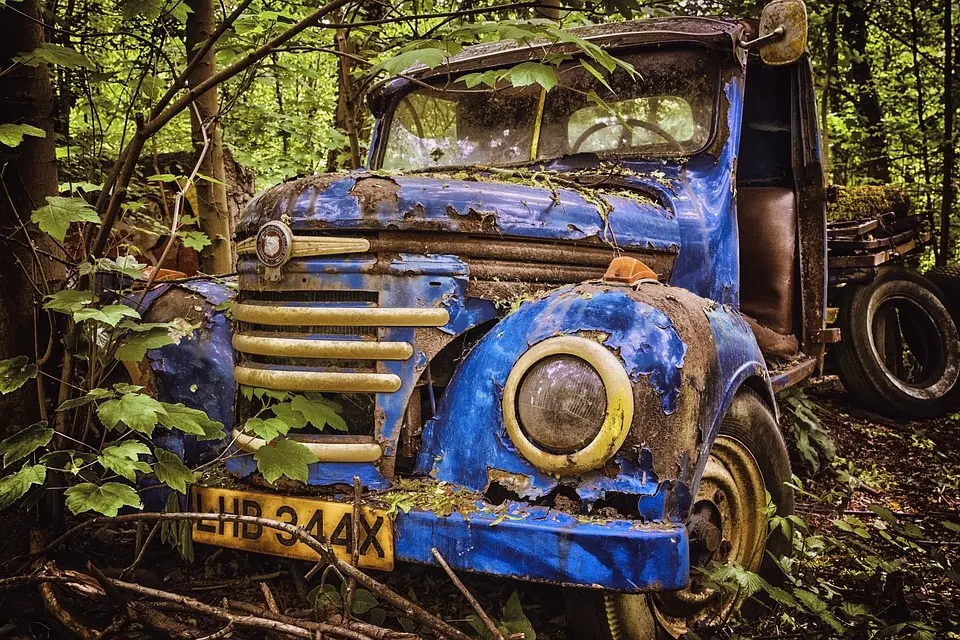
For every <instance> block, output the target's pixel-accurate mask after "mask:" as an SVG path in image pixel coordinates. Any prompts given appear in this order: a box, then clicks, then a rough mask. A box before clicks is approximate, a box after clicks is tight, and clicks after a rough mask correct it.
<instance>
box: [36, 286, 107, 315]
mask: <svg viewBox="0 0 960 640" xmlns="http://www.w3.org/2000/svg"><path fill="white" fill-rule="evenodd" d="M96 301H97V297H96V296H95V295H93V294H92V293H90V292H89V291H78V290H77V289H64V290H63V291H57V292H56V293H54V294H53V295H50V296H47V301H46V302H45V303H44V304H43V308H44V309H47V310H49V311H56V312H58V313H66V314H67V315H71V316H72V315H73V314H75V313H76V312H77V311H80V310H81V309H83V308H84V307H86V306H87V305H88V304H93V303H94V302H96Z"/></svg>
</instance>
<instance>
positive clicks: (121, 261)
mask: <svg viewBox="0 0 960 640" xmlns="http://www.w3.org/2000/svg"><path fill="white" fill-rule="evenodd" d="M97 267H98V268H100V269H106V270H107V271H114V272H116V273H122V274H123V275H125V276H127V277H128V278H133V279H134V280H142V279H143V270H144V269H146V268H147V265H145V264H141V263H140V262H139V261H138V260H137V258H136V256H129V255H128V256H118V257H117V258H116V259H112V258H100V259H99V260H97Z"/></svg>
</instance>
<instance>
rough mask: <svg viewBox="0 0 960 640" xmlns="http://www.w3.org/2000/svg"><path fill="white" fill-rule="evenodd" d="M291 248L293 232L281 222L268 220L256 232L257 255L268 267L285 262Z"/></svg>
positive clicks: (281, 264)
mask: <svg viewBox="0 0 960 640" xmlns="http://www.w3.org/2000/svg"><path fill="white" fill-rule="evenodd" d="M292 248H293V232H291V231H290V227H288V226H287V225H285V224H283V223H282V222H277V221H271V222H268V223H267V224H265V225H263V226H262V227H260V231H258V232H257V257H258V258H260V262H262V263H263V264H265V265H267V266H268V267H281V266H283V265H284V264H286V262H287V260H289V259H290V251H291V249H292Z"/></svg>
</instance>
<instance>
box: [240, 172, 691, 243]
mask: <svg viewBox="0 0 960 640" xmlns="http://www.w3.org/2000/svg"><path fill="white" fill-rule="evenodd" d="M533 175H534V176H535V178H534V179H529V180H527V179H525V180H523V181H522V182H521V181H520V180H517V181H513V180H512V179H509V178H507V179H504V180H499V181H498V180H496V179H494V178H496V176H491V175H490V174H485V175H483V176H479V175H474V176H466V175H465V174H457V175H442V174H423V175H416V176H386V175H383V174H379V173H372V172H367V171H357V172H353V173H349V174H326V175H318V176H311V177H308V178H300V179H297V180H292V181H289V182H286V183H283V184H281V185H277V186H276V187H273V188H271V189H268V190H267V191H264V192H263V193H261V194H260V195H258V196H257V197H256V198H255V199H254V200H253V201H252V202H251V203H250V205H249V207H248V208H247V210H246V212H245V213H244V214H243V216H242V217H241V219H240V220H239V222H238V224H237V236H238V238H244V237H248V236H251V235H253V234H255V233H256V232H257V230H258V229H259V228H260V226H261V225H263V224H264V223H265V222H267V221H270V220H281V219H282V220H284V221H285V222H287V223H288V224H289V225H290V227H291V228H292V229H293V230H294V231H295V232H296V231H301V232H317V231H331V232H335V231H344V232H351V231H377V230H411V231H413V230H416V231H435V232H437V231H449V232H461V233H469V234H491V235H496V236H513V237H521V238H533V239H540V240H557V241H593V242H596V241H597V240H599V241H601V242H604V243H606V244H609V245H614V246H616V247H619V248H621V249H625V250H629V249H644V250H648V251H649V250H653V251H662V252H667V253H677V252H678V251H679V247H680V228H679V224H678V223H677V220H676V216H675V215H674V207H673V206H672V204H673V203H671V202H670V197H669V195H668V191H666V190H664V189H663V186H662V185H658V184H655V181H652V182H651V184H649V185H644V184H642V183H638V182H637V181H636V180H631V182H632V183H634V184H636V186H637V187H639V188H641V189H643V190H644V191H635V190H628V189H626V188H623V187H619V188H618V187H601V188H596V189H590V188H585V187H583V188H581V187H567V186H564V187H558V186H557V183H558V182H562V183H563V184H568V183H569V182H570V181H568V180H563V179H562V178H561V177H560V176H556V175H555V174H551V173H543V174H542V175H541V174H533ZM538 176H539V177H538ZM645 191H648V192H649V195H646V194H645Z"/></svg>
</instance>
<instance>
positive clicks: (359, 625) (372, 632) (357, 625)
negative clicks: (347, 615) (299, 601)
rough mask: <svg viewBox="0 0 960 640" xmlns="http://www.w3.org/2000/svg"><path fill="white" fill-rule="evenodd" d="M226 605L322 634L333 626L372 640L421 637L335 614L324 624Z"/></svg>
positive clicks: (252, 606) (241, 604)
mask: <svg viewBox="0 0 960 640" xmlns="http://www.w3.org/2000/svg"><path fill="white" fill-rule="evenodd" d="M226 605H227V607H228V608H230V609H236V610H237V611H243V612H245V613H249V614H252V615H256V616H261V617H264V618H270V619H272V620H276V621H278V622H286V623H288V624H293V625H298V626H301V627H304V628H307V629H310V630H312V631H319V632H320V633H326V632H327V631H326V629H328V628H329V627H331V626H333V627H335V628H338V629H342V628H344V627H345V628H348V629H350V630H351V631H356V632H357V633H359V634H362V635H363V636H365V637H368V638H371V639H372V640H418V638H419V636H418V635H416V634H414V633H406V632H404V631H394V630H393V629H385V628H383V627H378V626H376V625H373V624H367V623H366V622H358V621H356V620H349V621H344V619H343V616H341V615H339V614H334V616H332V617H331V618H330V619H329V621H328V622H326V623H324V622H315V621H313V620H307V619H304V618H296V617H294V616H291V615H285V614H282V613H278V612H275V611H269V610H268V609H265V608H263V607H260V606H257V605H255V604H250V603H249V602H235V601H233V600H228V601H227V603H226Z"/></svg>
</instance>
